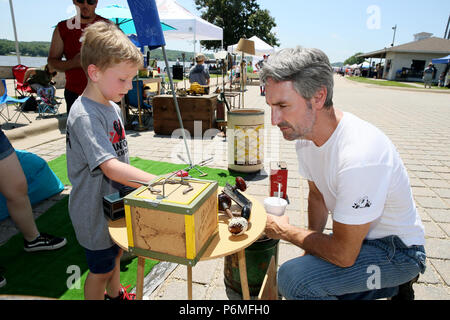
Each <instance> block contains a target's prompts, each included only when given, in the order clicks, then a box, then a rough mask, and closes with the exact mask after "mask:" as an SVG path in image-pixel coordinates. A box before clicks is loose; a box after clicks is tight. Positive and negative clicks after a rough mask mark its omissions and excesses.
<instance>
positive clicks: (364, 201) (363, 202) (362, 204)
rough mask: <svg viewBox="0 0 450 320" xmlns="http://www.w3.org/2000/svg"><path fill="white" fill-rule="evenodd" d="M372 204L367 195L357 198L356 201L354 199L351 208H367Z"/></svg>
mask: <svg viewBox="0 0 450 320" xmlns="http://www.w3.org/2000/svg"><path fill="white" fill-rule="evenodd" d="M371 205H372V203H371V202H370V201H369V197H368V196H364V197H362V198H359V199H358V201H356V202H355V203H354V204H353V205H352V208H353V209H361V208H369V207H370V206H371Z"/></svg>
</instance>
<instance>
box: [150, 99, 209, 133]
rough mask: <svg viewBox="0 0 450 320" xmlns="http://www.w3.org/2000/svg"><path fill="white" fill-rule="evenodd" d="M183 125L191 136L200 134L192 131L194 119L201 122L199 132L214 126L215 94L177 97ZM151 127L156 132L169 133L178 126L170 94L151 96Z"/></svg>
mask: <svg viewBox="0 0 450 320" xmlns="http://www.w3.org/2000/svg"><path fill="white" fill-rule="evenodd" d="M177 101H178V106H179V108H180V114H181V118H182V120H183V127H184V128H185V129H186V130H188V131H189V133H190V134H191V136H194V134H200V132H198V133H197V132H194V121H201V122H202V130H201V134H202V135H203V134H204V133H205V131H206V130H208V129H211V128H216V105H217V95H203V96H186V97H177ZM152 105H153V129H154V131H155V133H156V134H162V135H171V134H172V132H173V131H174V130H176V129H178V128H180V123H179V121H178V117H177V112H176V109H175V103H174V101H173V96H172V95H158V96H155V97H153V101H152Z"/></svg>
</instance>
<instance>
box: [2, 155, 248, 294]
mask: <svg viewBox="0 0 450 320" xmlns="http://www.w3.org/2000/svg"><path fill="white" fill-rule="evenodd" d="M130 164H131V165H132V166H135V167H137V168H140V169H142V170H144V171H146V172H149V173H152V174H154V175H162V174H166V173H169V172H173V171H176V170H180V169H184V168H186V165H185V164H172V163H168V162H159V161H152V160H145V159H141V158H137V157H134V158H131V159H130ZM48 165H49V167H50V168H51V169H52V170H53V172H54V173H55V174H56V175H57V176H58V178H59V179H60V180H61V182H62V183H63V184H64V185H70V181H69V179H68V177H67V162H66V156H65V155H62V156H60V157H58V158H56V159H54V160H52V161H50V162H49V163H48ZM200 169H201V171H203V172H205V173H207V174H208V175H207V176H205V177H200V173H199V172H198V171H197V170H190V172H189V173H190V175H191V176H192V177H194V178H201V179H207V180H215V181H217V182H218V184H219V185H220V186H225V184H226V183H227V182H228V183H230V184H231V185H234V184H235V176H236V175H237V174H236V173H230V172H229V171H228V170H223V169H214V168H208V167H201V168H200ZM239 175H241V176H244V177H245V174H244V175H242V174H239ZM36 224H37V226H38V229H39V230H40V231H41V232H45V233H49V234H53V235H57V236H62V237H65V238H66V239H67V245H66V246H65V247H63V248H61V249H59V250H56V251H44V252H36V253H26V252H25V251H24V250H23V237H22V235H21V234H20V233H19V234H17V235H15V236H13V237H12V238H11V239H10V240H9V241H8V242H7V243H6V244H4V245H3V246H1V247H0V266H1V267H2V269H3V272H2V275H3V276H4V277H5V278H6V279H7V285H6V286H5V287H3V288H0V295H3V294H6V295H30V296H39V297H49V298H58V299H64V300H78V299H83V297H84V294H83V286H84V281H85V279H86V276H87V274H88V268H87V264H86V258H85V254H84V249H83V248H82V247H81V246H80V245H79V244H78V241H77V239H76V237H75V232H74V230H73V227H72V223H71V221H70V217H69V212H68V197H65V198H63V199H62V200H60V201H58V202H57V203H56V204H55V205H53V206H52V207H51V208H50V209H49V210H47V212H45V213H44V214H42V215H41V216H40V217H39V218H38V219H37V220H36ZM157 263H158V262H157V261H155V260H151V259H147V260H146V264H145V274H148V273H149V272H150V270H151V268H152V267H153V266H154V265H155V264H157ZM136 270H137V259H132V260H129V261H127V262H125V263H124V262H122V263H121V274H120V279H121V283H122V284H123V285H124V286H127V285H131V287H130V288H129V289H128V291H130V290H131V289H132V288H133V287H134V286H135V285H136ZM77 274H79V276H80V282H79V283H77V282H76V281H75V279H77ZM73 284H75V285H77V284H78V288H77V287H70V286H71V285H73Z"/></svg>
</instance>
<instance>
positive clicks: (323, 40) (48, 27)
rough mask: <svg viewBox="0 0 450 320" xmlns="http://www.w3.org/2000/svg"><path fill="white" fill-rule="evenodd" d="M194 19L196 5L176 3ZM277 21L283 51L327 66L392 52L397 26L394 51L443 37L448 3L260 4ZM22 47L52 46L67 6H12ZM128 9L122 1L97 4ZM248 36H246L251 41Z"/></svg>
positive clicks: (51, 2) (1, 5)
mask: <svg viewBox="0 0 450 320" xmlns="http://www.w3.org/2000/svg"><path fill="white" fill-rule="evenodd" d="M177 2H178V3H179V4H180V5H182V6H183V7H185V8H186V9H188V10H189V11H191V12H192V13H194V14H198V11H197V10H196V9H195V4H194V0H178V1H177ZM258 3H259V4H260V6H261V8H263V9H268V10H269V11H270V14H271V16H273V17H274V18H275V21H276V23H277V27H276V28H275V30H274V31H275V32H276V33H277V37H278V38H279V40H280V43H281V46H280V47H282V48H285V47H294V46H297V45H301V46H304V47H316V48H320V49H322V50H323V51H325V53H327V54H328V56H329V58H330V61H331V62H337V61H343V60H345V59H346V58H348V57H350V56H351V55H353V54H354V53H356V52H359V51H361V52H369V51H374V50H378V49H382V48H384V47H388V46H390V44H391V42H392V37H393V34H394V31H393V30H392V27H393V26H394V25H397V32H396V36H395V45H398V44H402V43H407V42H410V41H413V35H414V34H415V33H419V32H422V31H424V32H429V33H433V35H434V36H437V37H443V36H444V32H445V27H446V24H447V19H448V17H449V15H450V1H448V0H428V1H423V0H409V1H408V0H390V1H388V0H383V1H381V0H339V1H332V0H322V1H311V0H308V1H305V0H280V1H274V0H258ZM13 4H14V12H15V17H16V26H17V32H18V37H19V40H21V41H32V40H41V41H50V40H51V35H52V31H53V29H52V26H54V25H56V23H57V22H58V21H60V20H64V19H66V18H67V17H68V16H69V15H70V14H71V13H73V12H74V9H73V5H72V1H71V0H13ZM110 4H120V5H124V6H128V5H127V2H126V0H99V4H98V8H102V7H105V6H107V5H110ZM0 12H1V19H0V38H2V39H10V40H13V39H14V34H13V28H12V22H11V17H10V9H9V2H8V0H0ZM250 36H252V35H248V37H250ZM166 48H167V49H178V50H189V51H193V45H192V43H189V42H188V41H170V42H167V46H166Z"/></svg>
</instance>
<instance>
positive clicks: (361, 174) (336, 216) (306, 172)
mask: <svg viewBox="0 0 450 320" xmlns="http://www.w3.org/2000/svg"><path fill="white" fill-rule="evenodd" d="M296 150H297V157H298V160H299V170H300V174H301V175H302V176H303V177H304V178H306V179H308V180H310V181H313V182H314V183H315V185H316V186H317V188H318V189H319V191H320V192H321V193H322V195H323V198H324V200H325V204H326V206H327V208H328V210H329V211H331V213H332V216H333V220H334V221H337V222H339V223H343V224H349V225H359V224H365V223H369V222H371V225H370V230H369V232H368V234H367V236H366V239H368V240H371V239H379V238H383V237H386V236H389V235H397V236H399V237H400V239H402V241H403V242H404V243H405V244H406V245H408V246H410V245H423V244H425V238H424V228H423V225H422V222H421V219H420V216H419V214H418V212H417V209H416V205H415V202H414V199H413V196H412V191H411V186H410V183H409V178H408V174H407V171H406V168H405V166H404V165H403V162H402V160H401V158H400V156H399V154H398V152H397V150H396V148H395V146H394V145H393V144H392V142H391V141H390V140H389V138H388V137H387V136H386V135H385V134H384V133H383V132H382V131H380V130H379V129H378V128H376V127H375V126H374V125H372V124H370V123H368V122H366V121H364V120H361V119H359V118H358V117H356V116H354V115H353V114H351V113H348V112H344V116H343V117H342V119H341V121H340V122H339V124H338V126H337V128H336V130H335V131H334V132H333V134H332V135H331V137H330V138H329V139H328V140H327V142H326V143H325V144H324V145H322V146H320V147H317V146H316V145H315V144H314V143H313V142H312V141H309V140H298V141H297V143H296Z"/></svg>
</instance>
